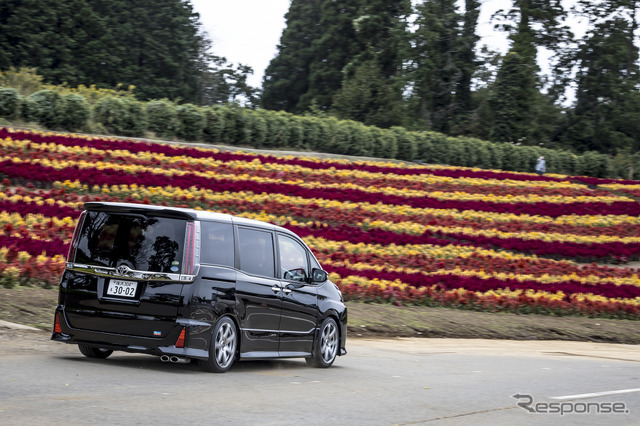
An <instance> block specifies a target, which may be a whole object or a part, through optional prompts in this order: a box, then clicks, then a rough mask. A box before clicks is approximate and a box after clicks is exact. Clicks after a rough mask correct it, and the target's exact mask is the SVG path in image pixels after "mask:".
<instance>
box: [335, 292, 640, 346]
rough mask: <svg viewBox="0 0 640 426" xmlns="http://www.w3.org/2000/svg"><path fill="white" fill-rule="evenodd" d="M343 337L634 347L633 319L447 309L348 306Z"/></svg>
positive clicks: (636, 341) (636, 338)
mask: <svg viewBox="0 0 640 426" xmlns="http://www.w3.org/2000/svg"><path fill="white" fill-rule="evenodd" d="M348 307H349V333H350V336H358V337H446V338H461V339H510V340H573V341H583V342H603V343H626V344H639V343H640V335H638V332H637V330H638V327H639V326H640V323H639V322H638V321H631V320H612V319H601V318H584V317H572V316H565V317H557V316H546V315H517V314H509V313H488V312H473V311H464V310H458V309H447V308H428V307H414V306H392V305H376V304H367V303H355V302H350V303H348Z"/></svg>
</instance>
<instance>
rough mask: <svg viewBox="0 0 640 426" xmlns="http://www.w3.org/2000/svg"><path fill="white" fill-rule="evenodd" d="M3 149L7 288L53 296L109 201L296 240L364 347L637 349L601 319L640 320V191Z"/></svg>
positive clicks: (244, 161) (536, 179)
mask: <svg viewBox="0 0 640 426" xmlns="http://www.w3.org/2000/svg"><path fill="white" fill-rule="evenodd" d="M0 139H1V140H0V142H1V144H2V146H1V155H2V156H1V158H0V179H1V180H2V182H1V183H2V187H1V191H0V206H1V213H0V226H2V230H3V232H2V234H1V235H0V247H1V249H0V260H1V261H2V262H1V263H0V269H1V270H2V271H3V274H2V281H1V282H2V285H3V286H4V287H16V286H25V285H30V286H39V287H47V286H49V287H55V285H56V283H57V279H58V277H59V274H60V272H61V270H62V268H63V267H64V255H65V254H66V250H67V246H68V242H69V239H70V236H71V233H72V231H73V227H74V224H75V223H74V221H75V218H76V217H77V216H78V214H79V212H80V211H81V209H82V203H83V202H85V201H95V200H108V201H127V202H141V203H154V204H168V205H181V206H188V207H194V208H204V209H209V210H214V211H221V212H229V213H233V214H238V215H241V216H245V217H251V218H255V219H260V220H265V221H269V222H273V223H277V224H279V225H282V226H285V227H287V228H289V229H291V230H293V231H295V232H296V233H298V234H299V235H300V236H302V237H303V238H304V239H305V240H306V241H307V243H308V244H309V246H310V247H312V249H313V250H314V252H315V254H316V256H317V257H318V259H319V260H320V262H321V264H322V265H323V266H324V267H325V269H327V271H329V272H330V274H331V279H332V280H333V281H334V282H336V283H337V284H338V285H339V286H340V287H341V289H342V291H343V294H344V296H345V298H346V299H347V300H349V301H351V302H350V307H351V310H352V315H351V318H350V320H351V324H352V329H351V331H352V332H354V333H356V334H363V333H368V332H377V333H383V334H388V335H394V334H396V335H408V334H411V333H415V334H417V333H422V334H421V335H431V336H451V337H454V336H455V337H460V336H463V337H464V336H474V335H475V336H478V337H482V336H483V332H482V331H479V330H481V329H482V327H480V328H478V324H485V325H486V326H485V328H484V329H485V330H486V336H503V337H509V336H510V337H514V338H526V336H531V338H552V337H550V336H556V338H564V337H562V336H573V337H572V338H578V339H584V340H590V339H594V340H595V339H598V338H601V339H603V340H604V341H629V340H628V339H629V338H628V337H626V338H621V337H606V336H605V337H603V335H602V333H601V331H602V330H601V329H599V328H598V327H602V326H601V325H598V326H594V325H593V324H594V323H593V321H594V320H593V319H590V318H598V321H597V323H598V324H605V323H606V324H609V323H611V324H617V325H619V326H621V327H622V328H625V327H627V326H628V324H631V325H635V324H637V323H634V322H633V321H620V320H638V319H640V279H639V278H638V273H639V270H638V268H637V266H635V264H633V263H631V264H629V262H634V261H637V260H638V259H639V257H640V226H638V222H639V221H640V219H639V216H640V215H639V213H640V204H638V202H637V200H638V199H639V197H640V182H636V181H615V180H607V179H596V178H586V177H579V176H564V175H544V176H538V175H535V174H528V173H516V172H503V171H500V170H480V169H473V168H462V167H449V166H440V165H418V164H410V163H401V162H389V161H384V162H383V161H375V160H373V159H368V160H366V161H365V160H358V161H354V160H347V159H338V158H329V157H328V156H322V157H323V158H319V157H317V156H312V155H311V154H302V155H292V153H288V155H284V154H282V153H280V154H276V153H273V154H267V153H264V152H256V151H255V150H245V151H237V150H236V151H228V150H223V149H216V148H211V147H203V146H193V145H178V144H162V143H147V142H144V141H135V140H131V139H116V138H103V137H88V136H80V135H74V134H59V133H51V132H46V133H45V132H33V131H20V130H13V129H8V128H2V129H0ZM621 265H622V266H625V267H619V266H621ZM17 288H22V287H17ZM10 291H11V292H12V293H14V292H17V290H10ZM13 297H15V296H12V298H13ZM360 302H370V303H369V304H363V303H360ZM372 303H377V304H379V303H382V304H383V305H376V304H372ZM373 307H375V308H373ZM23 308H24V306H23ZM443 308H456V309H443ZM7 309H8V308H7ZM24 309H28V308H24ZM373 309H375V311H372V310H373ZM3 311H4V308H3ZM514 314H517V315H514ZM522 314H527V315H522ZM533 314H535V316H534V315H533ZM559 315H561V317H559ZM440 318H442V319H443V320H444V321H441V320H440ZM532 318H536V319H537V320H535V321H532ZM541 318H544V319H541ZM609 318H611V319H616V320H618V321H613V320H611V319H609ZM520 320H523V321H525V324H524V325H523V327H524V329H523V330H521V331H518V330H517V329H512V328H511V327H510V326H507V324H516V323H518V322H519V321H520ZM605 320H606V321H605ZM558 321H561V322H558ZM569 321H571V324H572V325H571V326H570V327H568V328H566V329H564V328H563V324H565V325H566V324H569ZM584 321H586V322H584ZM37 322H38V321H36V322H35V323H37ZM547 322H549V323H548V324H549V325H548V327H546V330H547V331H544V330H545V327H542V326H541V324H547ZM581 322H584V324H582V323H581ZM466 323H469V325H468V326H464V324H466ZM446 324H451V326H450V327H449V328H447V327H446ZM580 324H582V325H580ZM471 325H473V327H472V326H471ZM362 326H364V327H362ZM582 326H585V327H586V328H585V329H581V331H575V330H578V328H579V327H582ZM358 327H359V328H360V329H361V330H360V331H362V332H361V333H358ZM614 328H615V327H614ZM454 329H455V331H454ZM563 329H564V331H562V330H563ZM365 330H366V331H365ZM549 330H552V331H549ZM558 330H560V331H558ZM607 333H608V332H605V333H604V335H608V334H607ZM614 334H615V333H614ZM623 334H624V332H623ZM541 336H542V337H541ZM576 336H577V337H576ZM598 336H600V337H598Z"/></svg>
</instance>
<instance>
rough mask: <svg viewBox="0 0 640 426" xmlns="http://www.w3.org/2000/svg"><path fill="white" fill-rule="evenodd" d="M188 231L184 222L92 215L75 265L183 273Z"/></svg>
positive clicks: (120, 215)
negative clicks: (183, 252) (126, 267)
mask: <svg viewBox="0 0 640 426" xmlns="http://www.w3.org/2000/svg"><path fill="white" fill-rule="evenodd" d="M185 227H186V223H185V221H184V220H183V219H172V218H166V217H153V216H144V215H138V214H124V213H106V212H97V211H89V212H87V215H86V217H85V219H84V222H83V224H82V230H81V232H80V235H79V238H78V248H77V252H76V258H75V262H76V263H80V264H85V265H91V266H103V267H111V268H115V267H117V266H120V265H126V266H128V267H129V268H131V269H134V270H138V271H150V272H164V273H179V272H180V271H181V269H182V265H181V263H182V251H183V245H184V236H185ZM69 260H70V261H73V259H69Z"/></svg>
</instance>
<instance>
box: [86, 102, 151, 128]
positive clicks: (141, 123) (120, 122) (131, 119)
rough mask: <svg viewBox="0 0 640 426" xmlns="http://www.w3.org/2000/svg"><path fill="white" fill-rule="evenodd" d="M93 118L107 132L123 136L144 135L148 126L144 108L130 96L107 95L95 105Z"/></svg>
mask: <svg viewBox="0 0 640 426" xmlns="http://www.w3.org/2000/svg"><path fill="white" fill-rule="evenodd" d="M93 118H94V120H95V122H96V123H98V124H100V125H101V126H102V127H103V128H104V129H105V130H106V131H107V132H109V133H113V134H116V135H122V136H142V135H143V134H144V130H145V128H146V119H145V114H144V109H143V107H142V104H141V103H140V102H137V101H135V100H133V99H129V98H116V97H112V96H107V97H104V98H102V99H100V100H99V101H98V102H96V104H95V105H94V107H93Z"/></svg>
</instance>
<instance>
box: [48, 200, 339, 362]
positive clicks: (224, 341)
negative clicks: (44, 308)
mask: <svg viewBox="0 0 640 426" xmlns="http://www.w3.org/2000/svg"><path fill="white" fill-rule="evenodd" d="M84 208H85V210H84V211H83V212H82V214H81V215H80V218H79V219H78V224H77V226H76V230H75V233H74V236H73V240H72V242H71V245H70V248H69V254H68V257H67V263H66V268H65V271H64V274H63V276H62V279H61V281H60V290H59V299H58V306H57V308H56V312H55V324H54V331H53V335H52V337H51V338H52V340H56V341H61V342H66V343H73V344H77V345H78V347H79V349H80V352H81V353H82V354H83V355H85V356H87V357H91V358H106V357H108V356H109V355H111V353H112V352H113V351H114V350H120V351H126V352H137V353H147V354H152V355H159V356H160V357H161V359H162V361H165V362H177V363H185V362H190V361H191V360H192V359H195V360H197V361H198V363H199V364H200V365H201V366H202V368H204V369H205V370H207V371H213V372H224V371H227V370H228V369H229V368H230V367H231V365H232V364H233V362H234V361H235V360H248V359H269V358H292V357H301V358H305V359H306V361H307V363H308V364H309V365H311V366H314V367H329V366H331V365H332V364H333V362H334V360H335V358H336V356H338V355H345V354H346V350H345V342H346V332H347V309H346V307H345V305H344V303H343V300H342V295H341V293H340V290H339V289H338V287H337V286H336V285H335V284H334V283H332V282H331V281H329V279H328V274H327V272H325V271H324V270H323V269H322V268H321V266H320V264H319V263H318V261H317V259H316V258H315V256H314V255H313V254H312V252H311V250H310V249H309V248H308V247H307V245H306V244H305V243H304V242H303V241H302V240H301V239H300V238H299V237H298V236H296V235H295V234H294V233H293V232H291V231H289V230H287V229H285V228H282V227H279V226H276V225H272V224H268V223H264V222H260V221H257V220H251V219H245V218H241V217H236V216H231V215H226V214H221V213H212V212H207V211H202V210H191V209H184V208H174V207H165V206H151V205H144V204H130V203H107V202H89V203H85V205H84Z"/></svg>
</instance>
